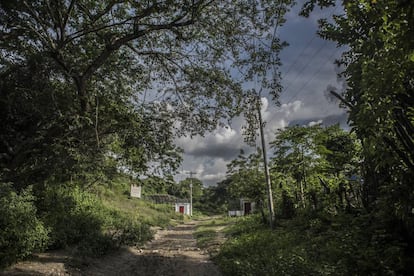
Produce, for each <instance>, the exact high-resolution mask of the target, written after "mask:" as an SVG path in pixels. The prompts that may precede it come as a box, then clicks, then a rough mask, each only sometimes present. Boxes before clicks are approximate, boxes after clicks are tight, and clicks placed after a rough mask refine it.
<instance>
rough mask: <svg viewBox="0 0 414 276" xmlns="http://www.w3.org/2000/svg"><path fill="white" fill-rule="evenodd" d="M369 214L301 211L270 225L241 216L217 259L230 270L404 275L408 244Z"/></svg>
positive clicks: (233, 272)
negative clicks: (374, 222) (371, 220)
mask: <svg viewBox="0 0 414 276" xmlns="http://www.w3.org/2000/svg"><path fill="white" fill-rule="evenodd" d="M368 219H369V218H368V217H364V216H360V217H353V216H351V215H346V214H342V215H338V216H324V215H322V214H318V215H315V216H300V217H296V218H294V219H291V220H278V221H277V227H276V229H274V230H270V229H269V228H268V226H266V225H263V224H261V223H260V219H259V218H257V217H255V216H250V217H248V218H243V219H240V220H239V221H238V222H237V223H236V224H235V225H233V226H232V227H231V228H229V229H228V230H227V231H226V232H227V233H228V234H229V235H231V237H230V238H229V239H228V240H227V242H226V243H225V244H224V245H223V246H222V247H221V250H220V252H219V254H218V255H217V256H216V258H215V262H216V263H217V264H218V265H219V266H220V269H221V271H222V272H223V273H224V275H404V270H403V269H404V267H406V266H407V264H409V263H410V262H411V263H412V260H408V259H407V258H404V245H403V244H400V243H399V242H398V240H396V239H394V238H392V237H391V236H389V235H387V234H386V233H385V232H384V231H383V230H381V228H378V227H377V226H375V225H370V224H369V222H368Z"/></svg>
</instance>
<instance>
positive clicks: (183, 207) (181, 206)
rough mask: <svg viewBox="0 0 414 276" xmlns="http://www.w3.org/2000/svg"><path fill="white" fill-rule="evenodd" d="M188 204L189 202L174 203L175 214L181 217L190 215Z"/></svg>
mask: <svg viewBox="0 0 414 276" xmlns="http://www.w3.org/2000/svg"><path fill="white" fill-rule="evenodd" d="M190 208H191V206H190V203H189V202H182V201H177V202H176V203H175V212H176V213H180V214H183V215H188V216H190V215H191V211H190Z"/></svg>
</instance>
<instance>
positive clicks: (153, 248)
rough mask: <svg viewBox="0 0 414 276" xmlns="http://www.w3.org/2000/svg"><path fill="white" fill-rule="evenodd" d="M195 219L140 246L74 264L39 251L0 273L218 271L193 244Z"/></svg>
mask: <svg viewBox="0 0 414 276" xmlns="http://www.w3.org/2000/svg"><path fill="white" fill-rule="evenodd" d="M196 223H197V222H194V221H192V222H187V223H185V224H181V225H179V226H176V227H172V228H171V229H166V230H161V229H160V230H158V231H157V233H156V234H155V237H154V240H153V241H151V242H149V243H147V244H146V245H145V246H143V247H142V248H131V247H130V248H125V249H123V250H120V251H117V252H115V253H114V254H111V255H108V256H105V257H103V258H100V259H96V260H92V261H90V262H88V264H87V265H86V264H85V265H82V266H80V267H77V268H75V267H73V266H70V265H68V261H69V260H68V259H66V258H65V257H64V256H60V257H59V256H57V257H56V256H54V257H52V256H48V255H47V254H40V255H39V256H38V258H37V259H35V260H33V261H30V262H22V263H19V264H17V265H15V266H13V267H11V268H10V269H8V270H7V271H5V272H3V273H4V274H2V275H91V276H93V275H126V276H127V275H142V276H146V275H151V276H162V275H164V276H170V275H171V276H175V275H179V276H184V275H186V276H190V275H194V276H195V275H197V276H203V275H205V276H215V275H221V274H220V272H219V270H218V268H217V267H216V266H215V265H214V264H213V263H212V262H211V261H210V260H209V254H208V253H207V252H205V251H203V250H200V249H199V248H198V247H197V245H196V240H195V239H194V238H193V232H194V229H195V227H196ZM0 274H1V273H0Z"/></svg>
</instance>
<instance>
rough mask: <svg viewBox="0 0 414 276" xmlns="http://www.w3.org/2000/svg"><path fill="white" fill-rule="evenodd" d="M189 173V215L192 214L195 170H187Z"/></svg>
mask: <svg viewBox="0 0 414 276" xmlns="http://www.w3.org/2000/svg"><path fill="white" fill-rule="evenodd" d="M188 174H189V175H190V217H192V216H193V175H194V174H196V173H195V172H191V171H190V172H189V173H188Z"/></svg>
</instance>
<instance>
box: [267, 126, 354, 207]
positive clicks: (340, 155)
mask: <svg viewBox="0 0 414 276" xmlns="http://www.w3.org/2000/svg"><path fill="white" fill-rule="evenodd" d="M271 147H272V149H273V151H274V154H273V158H272V160H271V161H272V165H271V166H272V167H271V171H272V175H273V177H274V178H275V180H276V181H278V182H279V183H280V185H279V186H280V187H279V190H280V189H281V191H280V193H281V194H282V195H283V196H282V198H281V200H282V201H283V200H286V199H289V198H290V197H293V198H295V199H296V200H295V203H297V204H298V205H300V206H302V207H303V208H306V207H309V206H310V207H312V208H313V209H323V208H331V207H334V208H335V209H336V211H338V210H339V211H342V210H343V209H344V207H346V208H347V209H348V210H350V209H352V208H356V207H359V206H360V203H359V202H360V198H361V196H360V188H361V187H360V183H359V182H358V181H353V182H352V181H350V180H351V179H353V178H356V179H357V178H358V177H359V176H360V175H359V170H358V167H359V155H358V152H359V151H358V149H359V144H358V141H357V140H356V137H355V135H353V134H351V133H349V132H347V131H345V130H343V129H341V128H340V127H339V125H333V126H329V127H321V126H320V125H316V126H312V127H304V126H292V127H288V128H285V129H283V130H278V131H277V133H276V137H275V139H274V140H273V141H272V142H271ZM292 184H293V185H292ZM330 194H331V195H330ZM323 199H326V200H325V201H326V202H324V200H323ZM345 203H346V205H345ZM281 204H282V206H283V205H284V203H283V202H282V203H281ZM333 204H335V205H336V206H335V205H333ZM332 205H333V206H332ZM282 213H283V209H282Z"/></svg>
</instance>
